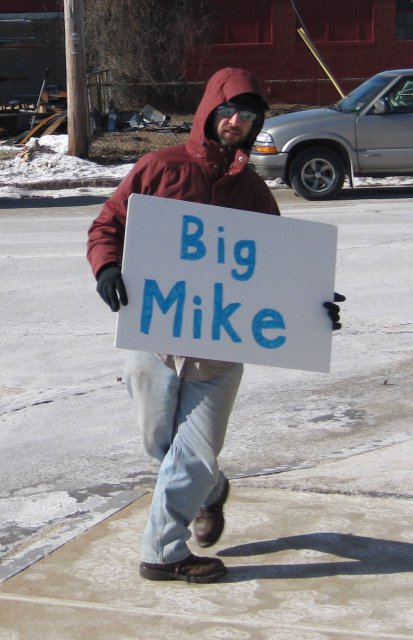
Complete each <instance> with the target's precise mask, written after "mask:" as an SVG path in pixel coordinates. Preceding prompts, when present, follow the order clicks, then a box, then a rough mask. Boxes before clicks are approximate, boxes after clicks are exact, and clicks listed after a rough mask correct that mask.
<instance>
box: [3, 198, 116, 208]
mask: <svg viewBox="0 0 413 640" xmlns="http://www.w3.org/2000/svg"><path fill="white" fill-rule="evenodd" d="M107 199H108V196H86V195H80V196H68V197H67V198H42V197H40V198H0V209H45V208H49V207H52V208H55V209H58V208H59V207H87V206H88V205H91V204H102V203H103V202H105V200H107Z"/></svg>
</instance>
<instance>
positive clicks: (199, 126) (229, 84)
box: [188, 67, 268, 151]
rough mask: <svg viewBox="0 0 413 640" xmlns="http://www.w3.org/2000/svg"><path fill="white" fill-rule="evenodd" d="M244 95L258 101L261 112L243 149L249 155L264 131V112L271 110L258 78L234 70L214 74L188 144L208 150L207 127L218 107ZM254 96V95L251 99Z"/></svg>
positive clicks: (194, 122) (203, 98)
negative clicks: (258, 136) (248, 95)
mask: <svg viewBox="0 0 413 640" xmlns="http://www.w3.org/2000/svg"><path fill="white" fill-rule="evenodd" d="M245 93H248V94H250V97H253V98H254V99H256V101H257V104H258V105H259V107H260V108H261V111H262V114H261V115H260V117H258V118H257V120H255V122H254V126H253V128H252V130H251V135H250V136H249V138H248V140H247V141H246V143H245V145H244V148H245V149H246V150H247V151H249V150H250V149H251V147H252V145H253V144H254V141H255V138H256V137H257V135H258V133H259V132H260V130H261V128H262V125H263V122H264V112H265V110H266V109H268V104H267V102H266V100H265V98H264V96H263V93H262V91H261V88H260V86H259V83H258V80H257V79H256V78H255V76H253V75H252V73H250V72H249V71H245V70H244V69H236V68H233V67H226V68H224V69H221V70H220V71H217V72H216V73H214V75H213V76H211V78H210V79H209V81H208V83H207V85H206V87H205V91H204V94H203V96H202V98H201V101H200V103H199V105H198V108H197V110H196V112H195V115H194V120H193V125H192V129H191V133H190V134H189V138H188V142H189V143H190V144H192V145H202V146H205V143H206V142H207V141H208V140H209V139H210V138H209V137H208V134H207V123H208V119H209V117H210V116H211V114H212V112H213V111H214V110H215V109H216V108H217V107H219V105H221V104H223V103H225V102H229V101H231V100H233V99H234V98H235V97H236V96H239V95H240V94H245ZM251 94H254V95H253V96H251Z"/></svg>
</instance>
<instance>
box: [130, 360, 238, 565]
mask: <svg viewBox="0 0 413 640" xmlns="http://www.w3.org/2000/svg"><path fill="white" fill-rule="evenodd" d="M242 370H243V367H242V364H234V365H232V366H230V367H229V368H228V369H226V370H225V372H224V373H222V374H220V375H218V376H216V377H214V378H212V379H211V380H204V381H193V380H185V379H182V378H178V376H177V375H176V373H175V371H174V370H173V369H170V368H169V367H167V366H166V365H165V364H164V363H163V362H162V361H161V360H160V359H159V358H158V357H157V356H156V355H155V354H151V353H146V352H142V351H128V352H127V353H126V363H125V372H124V379H125V382H126V385H127V389H128V392H129V394H130V395H131V396H132V398H133V399H134V403H135V409H136V416H137V420H138V425H139V427H140V429H141V432H142V435H143V442H144V446H145V449H146V451H147V452H148V453H149V455H150V456H152V457H154V458H156V459H157V460H159V462H160V463H161V466H160V469H159V474H158V479H157V482H156V486H155V490H154V494H153V498H152V504H151V508H150V512H149V519H148V523H147V526H146V529H145V532H144V537H143V549H142V560H143V561H144V562H154V563H168V562H179V561H180V560H183V559H184V558H186V557H187V556H188V555H189V554H190V550H189V548H188V546H187V544H186V543H187V540H188V539H189V538H190V536H191V532H190V530H189V528H188V527H189V525H190V523H191V522H192V520H193V519H194V517H195V516H196V514H197V512H198V510H199V508H200V507H201V505H204V504H205V505H208V504H213V503H214V502H215V501H216V500H217V499H218V498H219V497H220V495H221V492H222V489H223V485H224V482H225V476H224V474H223V473H222V471H220V469H219V467H218V462H217V457H218V455H219V452H220V451H221V449H222V446H223V443H224V438H225V432H226V428H227V424H228V419H229V416H230V413H231V410H232V406H233V404H234V400H235V396H236V394H237V391H238V387H239V384H240V381H241V376H242Z"/></svg>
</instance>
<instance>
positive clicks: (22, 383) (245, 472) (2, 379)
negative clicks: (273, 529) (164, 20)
mask: <svg viewBox="0 0 413 640" xmlns="http://www.w3.org/2000/svg"><path fill="white" fill-rule="evenodd" d="M274 194H275V196H276V199H277V201H278V202H279V205H280V208H281V211H282V213H283V215H285V216H290V217H295V218H299V219H306V220H314V221H319V222H328V223H331V224H336V225H337V226H338V229H339V251H338V262H337V275H336V289H337V290H338V291H341V292H342V293H345V294H346V295H347V301H346V303H345V304H344V305H343V314H342V315H343V322H344V328H343V330H342V331H341V332H339V333H337V334H336V335H335V336H334V339H333V358H332V370H331V373H330V374H328V375H326V374H313V373H308V372H301V371H290V370H281V369H273V368H270V367H257V366H246V369H245V375H244V379H243V383H242V387H241V391H240V394H239V397H238V400H237V403H236V406H235V409H234V412H233V416H232V419H231V423H230V427H229V431H228V436H227V441H226V446H225V449H224V451H223V454H222V466H223V468H224V469H225V470H226V471H227V473H228V474H229V476H230V477H232V478H244V479H245V481H248V480H251V481H252V479H254V478H266V481H267V482H270V483H274V486H290V487H291V488H295V487H298V488H299V487H300V486H305V488H306V489H309V490H317V482H316V481H315V480H314V477H315V476H314V474H313V475H312V476H311V477H310V479H309V476H308V470H309V469H310V470H314V469H316V470H317V469H318V468H319V467H321V466H322V465H323V464H325V463H329V464H331V465H333V469H334V468H336V469H337V470H338V469H340V464H342V463H343V460H344V461H346V460H347V461H354V466H353V469H354V473H353V476H352V478H349V477H348V475H347V476H346V483H347V484H346V490H348V491H350V490H351V491H354V492H357V491H360V492H362V491H367V492H371V493H374V492H380V491H382V492H387V493H390V494H391V493H392V492H394V493H395V495H396V494H397V495H401V494H402V495H405V496H406V497H412V496H413V488H412V484H411V483H410V485H409V482H408V480H406V476H405V475H403V478H401V479H400V483H399V485H398V484H397V482H395V481H393V483H392V482H391V481H390V480H389V482H388V483H387V484H385V486H384V485H383V473H382V472H381V471H380V470H379V467H377V472H376V473H375V472H374V469H375V467H374V465H373V466H372V470H371V471H370V472H369V476H368V482H367V483H366V482H365V480H366V478H365V474H363V473H360V464H361V460H362V459H363V455H364V454H369V453H371V452H375V451H380V452H383V451H384V452H387V454H388V455H391V452H392V451H393V452H396V450H397V447H400V446H403V445H406V446H408V447H410V448H411V447H412V444H411V443H412V441H413V421H412V412H413V403H412V397H411V387H412V382H413V373H412V372H413V369H412V333H413V328H412V327H413V325H412V320H411V318H412V317H413V300H412V296H411V291H412V284H413V282H412V273H413V269H412V267H413V250H412V249H413V247H412V244H413V234H412V231H413V216H412V214H411V211H412V204H413V194H412V193H411V190H410V189H409V188H393V189H383V190H381V189H376V190H371V189H363V190H360V189H358V190H357V191H356V192H354V191H351V190H346V191H345V192H344V195H343V196H342V197H341V198H340V199H339V200H337V201H335V202H330V203H322V204H321V203H308V202H305V201H303V200H301V199H299V198H297V197H295V196H294V195H293V194H292V192H291V191H289V190H284V189H280V190H277V191H274ZM102 200H103V199H101V198H87V197H73V198H65V199H62V200H55V199H44V200H43V199H39V200H28V201H23V200H19V201H6V200H2V201H0V230H1V234H0V238H1V240H0V244H1V255H0V265H1V271H0V273H1V274H2V277H1V279H0V294H1V301H2V302H1V316H2V332H1V342H0V355H1V362H2V366H1V370H0V410H1V414H0V455H1V467H0V523H2V524H0V543H1V547H0V555H2V556H3V558H5V559H8V560H10V558H12V559H13V557H14V558H15V557H16V556H17V555H18V554H19V553H20V554H22V553H23V551H22V549H23V547H24V546H26V547H27V546H28V544H29V543H31V542H33V541H35V540H38V539H39V537H40V538H43V539H44V537H45V532H48V535H49V534H50V531H51V529H53V528H55V529H56V526H57V525H58V524H59V523H60V524H61V523H62V522H66V523H67V522H68V521H69V520H71V521H72V522H80V521H81V520H82V522H83V525H84V523H85V518H86V519H87V518H90V516H91V515H95V516H96V514H101V515H100V516H99V515H98V516H97V517H103V515H102V514H105V513H106V512H107V511H108V510H109V509H111V508H114V504H115V503H116V504H120V503H121V502H122V500H124V497H125V496H132V497H133V491H134V487H136V485H137V484H139V485H150V484H152V483H153V480H154V478H155V475H156V465H155V464H154V463H153V462H151V461H150V460H149V459H148V458H147V457H146V456H145V454H144V453H143V450H142V445H141V439H140V434H139V433H137V432H136V429H135V425H134V419H133V409H132V406H131V402H130V400H129V399H128V397H127V394H126V392H125V388H124V385H123V384H122V380H121V378H122V353H121V352H120V351H119V350H115V349H114V347H113V333H114V316H113V315H112V314H111V313H110V311H109V310H108V309H107V308H106V307H105V305H104V304H103V303H102V302H101V301H100V299H99V298H98V296H97V294H96V293H95V285H94V282H93V278H92V276H91V273H90V270H89V266H88V264H87V262H86V260H85V257H84V255H85V241H86V232H87V228H88V226H89V224H90V222H91V220H92V219H93V218H94V217H95V216H96V215H97V213H98V211H99V210H100V207H101V203H102ZM383 464H385V462H383ZM347 468H348V467H347ZM294 469H295V470H303V471H302V474H304V475H302V477H303V478H304V479H303V480H302V481H300V480H299V477H301V476H299V475H296V476H294V473H297V472H294V471H293V470H294ZM306 470H307V471H306ZM298 473H301V472H300V471H299V472H298ZM306 473H307V476H306V475H305V474H306ZM332 473H333V476H334V471H333V472H332ZM396 475H397V474H396ZM294 478H297V480H294ZM311 478H312V479H311ZM361 478H363V479H364V482H361ZM336 480H337V483H339V481H340V473H339V472H337V474H336ZM359 480H360V482H359ZM410 480H411V476H410ZM300 482H301V484H300ZM303 483H304V484H303ZM320 483H321V485H322V484H323V483H322V481H321V480H320ZM333 484H334V483H333ZM333 484H332V485H331V486H333ZM321 485H320V486H321ZM336 486H337V487H338V484H337V485H336ZM322 489H323V490H325V487H324V486H323V487H322ZM128 492H132V493H130V494H128ZM126 499H128V498H126ZM131 499H132V498H131ZM114 501H115V502H114ZM116 501H118V502H116ZM116 504H115V508H116ZM83 525H82V526H83ZM84 526H87V525H84ZM33 544H34V546H36V544H35V542H33Z"/></svg>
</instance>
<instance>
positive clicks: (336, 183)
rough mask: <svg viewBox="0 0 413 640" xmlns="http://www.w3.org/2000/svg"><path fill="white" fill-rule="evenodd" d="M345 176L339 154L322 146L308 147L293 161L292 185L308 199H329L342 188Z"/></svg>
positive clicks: (291, 170)
mask: <svg viewBox="0 0 413 640" xmlns="http://www.w3.org/2000/svg"><path fill="white" fill-rule="evenodd" d="M344 178H345V172H344V166H343V162H342V160H341V159H340V158H339V156H338V155H337V154H336V153H334V151H330V150H329V149H323V148H322V147H314V148H313V149H306V150H305V151H302V152H301V153H299V154H298V155H297V156H296V157H295V158H294V160H293V161H292V163H291V167H290V171H289V179H290V182H291V186H292V188H293V189H294V191H295V193H297V194H298V195H299V196H301V197H302V198H305V199H306V200H328V199H329V198H333V197H334V196H335V195H337V193H339V191H340V190H341V188H342V186H343V183H344Z"/></svg>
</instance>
